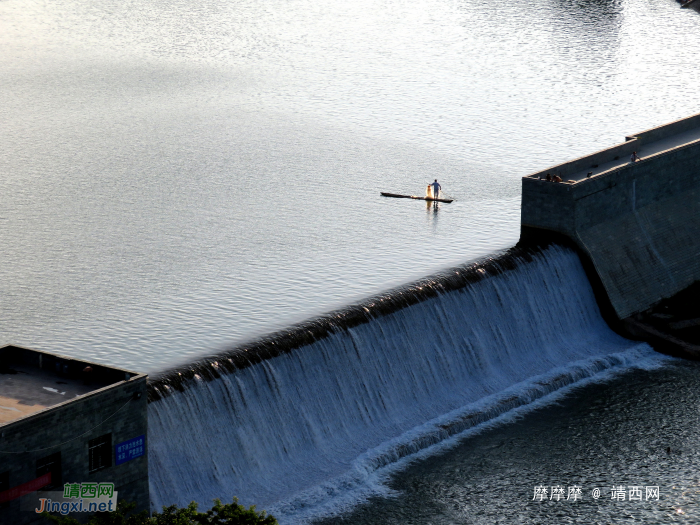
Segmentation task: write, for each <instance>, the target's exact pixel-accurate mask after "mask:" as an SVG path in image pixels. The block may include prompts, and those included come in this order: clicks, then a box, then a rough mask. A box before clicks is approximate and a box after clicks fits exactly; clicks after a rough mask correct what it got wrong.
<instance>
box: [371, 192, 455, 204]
mask: <svg viewBox="0 0 700 525" xmlns="http://www.w3.org/2000/svg"><path fill="white" fill-rule="evenodd" d="M381 194H382V197H394V198H395V199H415V200H418V201H435V202H452V201H453V200H454V199H431V198H430V197H417V196H415V195H398V194H396V193H385V192H383V191H382V192H381Z"/></svg>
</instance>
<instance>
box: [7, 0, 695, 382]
mask: <svg viewBox="0 0 700 525" xmlns="http://www.w3.org/2000/svg"><path fill="white" fill-rule="evenodd" d="M0 46H2V49H3V52H2V53H1V54H0V68H2V75H0V90H2V93H3V104H2V105H0V123H1V124H0V140H1V141H2V144H3V150H2V155H0V171H1V172H2V174H3V177H1V178H0V206H2V209H3V213H2V215H3V218H4V220H2V221H0V222H1V224H0V229H1V230H2V239H3V241H2V242H3V245H2V248H3V249H2V250H0V297H2V299H1V300H0V317H2V319H3V323H2V325H1V328H0V339H1V340H2V342H5V343H10V342H12V343H15V344H22V345H26V346H35V347H39V348H42V349H46V350H53V351H58V352H62V353H65V354H69V355H78V356H82V357H84V358H91V359H97V360H100V361H104V362H108V363H112V364H115V365H121V366H126V364H128V365H129V366H131V367H133V368H139V369H146V370H155V369H158V368H161V367H163V366H167V365H169V364H172V363H173V362H174V361H180V360H184V359H186V358H191V357H192V356H194V355H196V354H199V353H202V352H212V351H215V350H218V349H220V348H222V347H228V346H230V345H231V344H233V343H235V342H238V341H241V340H243V339H249V338H251V337H255V336H256V335H258V334H261V333H264V332H267V331H269V330H271V329H274V328H278V327H281V326H284V325H287V324H290V323H292V322H295V321H299V320H301V319H304V318H307V317H309V316H311V315H315V314H317V313H320V312H323V311H327V310H329V309H331V308H333V307H337V306H342V305H344V304H346V303H348V302H350V301H353V300H356V299H359V298H362V297H365V296H367V295H369V294H372V293H376V292H379V291H382V290H385V289H387V288H389V287H391V286H394V285H398V284H401V283H403V282H406V281H409V280H412V279H414V278H418V277H422V276H424V275H426V274H429V273H430V272H433V271H435V270H438V269H440V268H444V267H447V266H450V265H454V264H458V263H461V262H464V261H465V260H469V259H473V258H476V257H480V256H484V255H487V254H489V253H492V252H493V251H495V250H498V249H501V248H504V247H506V246H508V245H512V244H514V243H515V242H516V241H517V238H518V233H519V213H520V212H519V206H520V177H521V176H522V175H524V174H526V173H528V172H530V171H534V170H535V169H541V168H542V167H543V166H547V165H552V164H555V163H558V162H561V161H563V160H566V159H569V158H573V157H576V156H579V155H582V154H585V153H588V152H590V151H593V150H596V149H599V148H602V147H605V146H608V145H610V144H613V143H615V142H618V141H620V140H622V138H623V137H624V136H625V135H627V134H629V133H633V132H636V131H640V130H643V129H645V128H648V127H651V126H654V125H658V124H662V123H664V122H667V121H669V120H672V119H674V118H679V117H683V116H686V115H688V114H690V113H693V112H697V111H698V110H699V109H700V105H699V104H700V103H699V102H698V101H697V97H696V96H695V89H696V88H695V86H697V85H698V84H700V82H699V81H700V70H699V69H698V68H696V67H694V64H695V62H696V57H695V50H696V49H698V47H700V21H699V19H698V17H697V16H696V13H694V12H693V11H691V10H680V8H679V7H678V4H677V3H676V2H674V1H673V0H661V1H659V2H654V3H649V2H646V1H645V0H620V1H618V2H593V1H590V2H583V1H579V2H574V1H565V0H559V1H555V0H549V1H548V2H544V3H543V2H534V1H528V2H516V3H510V4H508V3H494V2H486V1H483V0H472V1H465V0H444V1H443V0H439V1H438V0H418V1H415V2H404V1H403V0H389V1H387V2H377V1H376V0H361V1H359V2H350V3H348V2H341V1H338V0H330V1H329V2H325V3H323V4H319V3H318V2H315V1H313V0H293V1H284V2H282V1H280V0H271V1H269V2H258V1H253V0H242V1H240V2H225V1H222V0H204V1H203V2H179V1H170V0H168V1H164V2H155V3H153V2H128V1H127V2H121V1H120V2H117V1H112V0H108V1H105V2H91V1H87V0H59V1H57V2H49V3H46V2H44V3H28V2H0ZM659 71H663V75H660V74H658V72H659ZM660 94H661V95H663V96H661V95H660ZM435 178H437V179H438V180H439V181H441V183H444V185H445V187H449V191H450V195H451V196H452V197H454V198H455V199H456V200H455V202H453V203H452V204H449V205H448V206H445V207H441V206H440V205H438V206H437V207H433V208H430V207H428V208H427V209H428V213H427V216H428V217H429V220H428V221H425V220H424V219H423V217H422V216H421V215H422V212H421V211H420V210H419V208H418V207H417V206H411V205H406V204H407V203H405V202H401V201H400V200H395V199H381V198H380V197H379V196H378V192H379V191H394V192H397V193H404V194H414V193H416V192H420V191H421V189H422V188H424V187H425V184H426V181H430V180H433V179H435ZM437 210H440V212H439V216H440V220H439V221H437V214H436V212H437ZM428 235H429V236H430V237H431V239H433V245H435V244H437V245H439V246H440V247H441V249H440V250H434V249H433V247H432V245H431V244H430V243H426V242H424V239H425V238H426V236H428Z"/></svg>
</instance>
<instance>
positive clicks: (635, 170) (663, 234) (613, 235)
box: [522, 114, 700, 319]
mask: <svg viewBox="0 0 700 525" xmlns="http://www.w3.org/2000/svg"><path fill="white" fill-rule="evenodd" d="M633 152H636V153H637V154H638V155H639V157H640V160H638V161H636V162H631V160H630V156H631V154H632V153H633ZM547 174H550V175H551V176H554V175H558V176H559V177H560V178H561V179H563V182H549V181H547V180H546V175H547ZM699 188H700V114H698V115H694V116H691V117H688V118H685V119H682V120H679V121H676V122H673V123H670V124H667V125H665V126H660V127H658V128H654V129H651V130H648V131H645V132H643V133H639V134H637V135H634V136H631V137H627V141H626V142H624V143H622V144H619V145H616V146H614V147H612V148H608V149H606V150H602V151H599V152H597V153H594V154H592V155H589V156H586V157H582V158H580V159H576V160H573V161H571V162H567V163H565V164H561V165H559V166H553V167H551V168H549V169H547V170H543V171H541V172H537V173H534V174H532V175H528V176H526V177H524V178H523V195H522V226H523V227H524V229H532V228H535V229H537V230H541V231H552V232H557V233H561V234H564V235H566V236H568V237H569V238H570V239H572V240H573V241H574V242H575V243H576V244H577V245H578V247H579V248H580V249H581V250H583V252H584V253H585V254H586V255H588V257H589V258H590V260H591V262H592V263H593V266H594V268H595V271H596V272H597V274H598V276H599V277H600V280H601V282H602V284H603V287H604V288H605V292H606V293H607V295H608V298H609V299H610V302H611V304H612V306H613V308H614V310H615V313H616V314H617V316H618V318H620V319H625V318H627V317H629V316H631V315H633V314H635V313H638V312H641V311H643V310H646V309H647V308H649V307H651V306H652V305H654V304H655V303H658V302H659V301H661V300H662V299H665V298H668V297H671V296H673V295H674V294H676V293H678V292H680V291H681V290H683V289H685V288H687V287H688V286H690V285H691V284H692V283H693V282H694V281H697V280H700V192H699Z"/></svg>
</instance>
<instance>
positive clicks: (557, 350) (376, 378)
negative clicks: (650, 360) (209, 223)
mask: <svg viewBox="0 0 700 525" xmlns="http://www.w3.org/2000/svg"><path fill="white" fill-rule="evenodd" d="M396 297H398V298H399V299H396ZM651 353H652V351H651V349H650V347H648V345H646V344H644V343H636V342H633V341H629V340H626V339H624V338H622V337H620V336H619V335H617V334H616V333H614V332H613V331H612V330H611V329H610V328H609V327H608V326H607V325H606V323H605V321H604V320H603V319H602V317H601V315H600V312H599V309H598V306H597V304H596V300H595V298H594V295H593V291H592V289H591V285H590V284H589V281H588V279H587V277H586V273H585V272H584V269H583V267H582V265H581V262H580V260H579V257H578V255H577V254H576V253H575V252H574V251H573V250H571V249H569V248H566V247H564V246H560V245H556V244H552V245H549V246H547V247H544V248H541V249H529V250H528V249H523V248H514V249H512V250H510V252H509V253H507V254H505V255H502V256H500V257H497V258H494V259H492V260H489V261H486V262H484V263H481V264H478V263H477V264H474V265H470V266H465V267H463V268H456V269H453V270H451V271H449V272H446V273H445V274H443V275H441V276H438V277H436V278H434V279H428V280H425V281H423V282H420V283H417V284H415V285H413V286H411V287H407V288H405V289H403V290H399V291H396V293H395V294H393V295H392V294H389V295H388V296H386V297H380V298H376V299H373V300H370V301H367V302H365V303H363V304H361V305H357V306H356V307H352V308H349V309H348V310H346V311H343V312H340V313H336V314H335V315H334V314H331V315H329V316H327V317H325V318H322V319H319V320H315V321H312V322H310V323H306V324H305V325H302V326H300V327H297V328H295V329H291V330H289V331H287V332H285V333H281V334H277V335H275V336H273V337H271V338H268V339H266V340H263V341H259V342H257V343H253V344H252V345H249V346H242V347H239V348H237V349H234V350H232V351H230V352H228V353H224V354H221V355H218V356H214V357H211V358H208V359H203V360H201V361H199V362H198V363H193V364H191V365H189V366H184V367H181V368H177V369H173V370H171V371H166V372H163V373H162V374H161V375H160V376H155V377H153V378H152V382H151V385H150V393H149V397H150V404H149V471H150V484H151V501H152V506H153V508H154V509H159V508H160V506H161V505H170V504H173V503H176V504H179V505H186V504H187V503H189V502H190V501H192V500H195V501H197V502H199V503H200V504H201V505H203V506H207V507H208V505H209V504H210V503H211V500H212V499H214V498H221V499H223V500H225V501H228V500H230V498H231V497H232V496H237V497H239V498H240V501H241V502H242V503H243V504H246V505H250V504H255V505H257V506H258V509H263V508H264V509H268V510H272V511H274V512H275V513H276V515H278V517H280V518H285V516H287V520H286V521H294V520H293V519H292V518H291V517H292V516H294V515H295V514H297V513H300V512H302V511H303V509H304V508H306V507H309V506H313V505H322V504H324V502H327V501H328V500H331V499H333V498H338V497H342V495H343V493H344V492H349V491H352V490H354V489H357V488H358V487H361V486H362V485H363V484H365V483H369V482H370V481H371V479H372V476H373V475H374V474H375V473H376V472H378V471H379V470H381V469H382V468H385V467H387V466H391V465H392V464H395V463H396V462H397V461H400V460H401V459H402V458H406V457H409V456H410V455H411V454H414V453H416V452H418V451H421V450H423V449H426V448H427V447H430V446H432V445H435V444H438V443H440V442H441V441H443V440H445V439H447V438H449V437H451V436H453V435H455V434H458V433H459V432H462V431H464V430H466V429H469V428H471V427H474V426H476V425H478V424H480V423H483V422H486V421H489V420H491V419H493V418H495V417H498V416H500V415H502V414H505V413H507V412H508V411H511V410H513V409H515V408H517V407H520V406H523V405H526V404H528V403H531V402H532V401H534V400H537V399H539V398H542V397H543V396H546V395H548V394H550V393H552V392H555V391H556V390H558V389H561V388H562V387H565V386H567V385H571V384H574V383H576V382H577V381H580V380H583V379H586V378H590V377H593V376H595V375H596V374H598V373H600V372H603V371H606V370H610V369H616V368H620V369H623V368H625V367H628V366H634V363H635V362H638V361H639V360H640V359H643V358H644V357H646V356H648V355H649V354H651ZM282 522H283V523H284V522H285V519H282Z"/></svg>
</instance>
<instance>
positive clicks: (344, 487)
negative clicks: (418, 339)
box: [269, 343, 676, 525]
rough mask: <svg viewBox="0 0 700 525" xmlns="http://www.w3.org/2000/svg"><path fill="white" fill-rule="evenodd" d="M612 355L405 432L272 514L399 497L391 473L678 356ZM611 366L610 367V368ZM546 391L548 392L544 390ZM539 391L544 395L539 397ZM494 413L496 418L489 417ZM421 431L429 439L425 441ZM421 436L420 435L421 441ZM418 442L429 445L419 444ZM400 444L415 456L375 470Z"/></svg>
mask: <svg viewBox="0 0 700 525" xmlns="http://www.w3.org/2000/svg"><path fill="white" fill-rule="evenodd" d="M609 357H610V359H609V360H608V359H602V360H601V358H593V359H591V360H584V361H581V362H578V363H572V365H571V366H570V367H567V370H566V372H565V373H564V374H562V371H561V370H553V371H552V372H551V373H550V374H545V375H543V376H541V377H538V378H532V379H531V380H530V381H527V382H524V383H522V384H519V385H514V386H513V387H512V388H511V389H509V391H506V392H503V393H502V394H500V395H496V396H489V398H487V399H484V400H481V401H480V402H477V403H474V404H473V405H470V406H467V407H463V408H462V409H458V410H456V411H454V412H452V413H450V414H445V416H442V417H440V418H436V419H435V420H433V421H430V422H428V423H426V424H425V425H422V426H421V427H418V428H416V429H413V430H412V431H410V432H408V433H406V434H405V435H404V436H401V437H399V438H397V439H394V440H391V441H390V442H389V443H386V444H383V445H382V446H381V447H378V449H374V450H370V451H368V452H367V454H366V455H364V456H363V457H361V458H358V461H357V462H355V464H354V465H353V469H352V470H351V471H349V472H347V473H346V474H344V475H342V476H339V477H338V478H336V479H333V480H329V481H327V482H325V483H322V484H319V485H317V486H316V487H313V488H311V489H308V490H305V491H302V492H300V493H298V494H296V495H295V496H294V497H292V498H289V499H287V500H285V501H280V502H278V503H276V504H273V505H272V506H271V507H270V508H269V512H270V513H271V514H272V515H274V516H275V517H276V518H277V519H278V520H279V522H280V523H281V524H283V525H297V524H303V523H309V522H311V521H313V520H315V519H319V518H328V517H332V516H336V515H340V514H343V513H345V512H348V511H352V509H353V507H355V506H357V505H358V504H360V503H364V502H366V501H367V500H368V499H369V498H370V497H373V496H384V497H392V496H395V495H397V493H396V492H395V491H393V490H392V489H390V488H389V487H388V483H389V482H390V481H391V478H392V476H394V475H396V474H397V473H399V472H400V471H401V470H403V469H405V468H406V467H408V466H409V465H410V464H412V463H414V462H416V461H419V460H424V459H428V458H430V457H434V456H437V455H440V454H445V453H446V452H448V451H449V450H450V449H452V448H454V447H456V446H458V445H459V444H460V443H461V442H463V441H464V440H465V439H468V438H470V437H473V436H475V435H477V434H479V433H481V432H485V431H488V430H494V429H496V428H498V427H499V426H502V425H507V424H511V423H514V422H516V421H517V420H518V419H520V418H522V417H524V416H525V415H527V414H528V413H530V412H532V411H534V410H537V409H540V408H545V407H547V406H548V405H551V404H553V403H556V402H558V401H559V400H561V399H562V398H563V397H564V396H566V395H568V394H570V393H571V392H572V391H573V390H575V389H577V388H582V387H585V386H588V385H591V384H599V383H604V382H606V381H611V380H614V379H615V378H617V377H619V376H620V375H622V374H625V373H627V372H630V371H632V370H636V369H643V370H653V369H658V368H661V367H663V366H666V365H667V364H668V363H669V362H671V361H674V360H675V359H676V358H673V357H670V356H665V355H662V354H659V353H657V352H655V351H653V350H652V349H651V347H650V346H649V345H647V344H645V343H640V344H638V345H636V346H634V347H633V348H631V349H629V350H626V351H624V352H620V353H618V354H613V355H611V356H609ZM608 365H609V366H610V368H606V366H608ZM601 366H602V369H601ZM587 373H592V374H593V375H587ZM562 375H565V376H567V378H568V379H570V380H571V381H572V382H571V383H568V384H565V385H564V386H561V388H554V389H552V390H551V391H549V389H548V388H547V389H540V388H538V386H537V385H541V384H543V383H545V384H549V385H552V386H554V385H556V384H559V385H562V384H564V383H562V381H561V379H562ZM550 380H551V381H550ZM528 391H529V392H528ZM547 391H549V392H548V393H545V392H547ZM532 393H535V396H532ZM538 394H539V395H541V397H537V395H538ZM504 397H505V398H506V399H505V400H506V403H503V402H502V400H503V398H504ZM514 397H515V398H517V399H518V400H520V401H524V403H523V404H520V405H518V406H516V407H515V408H512V409H507V410H505V411H502V410H499V408H505V406H507V405H508V398H511V399H512V398H514ZM528 399H529V401H528ZM480 407H481V408H480ZM482 412H483V413H482ZM475 413H476V414H478V416H477V417H476V418H475V419H474V420H471V421H470V422H469V423H470V424H467V425H464V426H463V430H462V431H459V432H457V433H454V434H452V433H449V432H448V434H449V435H447V434H443V432H442V430H444V427H445V426H447V427H448V428H449V429H450V430H457V429H458V428H459V427H462V425H461V423H462V421H463V420H464V419H465V416H466V418H467V419H471V417H472V414H475ZM489 413H490V415H491V417H487V414H489ZM453 422H456V423H457V425H455V426H453V425H452V424H451V423H453ZM422 435H425V436H427V437H428V438H427V439H420V438H421V436H422ZM432 436H440V439H431V437H432ZM443 436H444V438H443ZM416 438H419V439H420V442H419V441H418V440H417V439H416ZM419 444H424V445H426V446H424V447H419V446H416V445H419ZM397 447H401V448H403V449H404V450H405V449H409V448H410V449H413V448H415V450H413V451H412V452H411V453H410V454H400V455H398V456H397V457H396V460H395V461H393V462H387V461H382V462H381V463H383V464H384V465H383V466H377V467H376V469H373V468H372V467H373V466H374V465H376V462H375V461H374V458H376V457H377V456H380V455H381V454H382V453H383V451H384V449H386V448H397ZM367 459H369V463H370V465H369V468H368V465H367Z"/></svg>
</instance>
